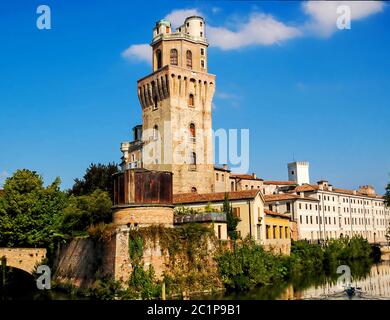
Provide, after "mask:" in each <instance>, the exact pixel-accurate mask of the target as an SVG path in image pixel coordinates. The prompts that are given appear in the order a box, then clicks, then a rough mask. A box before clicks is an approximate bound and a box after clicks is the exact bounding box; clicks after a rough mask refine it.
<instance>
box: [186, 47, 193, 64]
mask: <svg viewBox="0 0 390 320" xmlns="http://www.w3.org/2000/svg"><path fill="white" fill-rule="evenodd" d="M186 60H187V68H190V69H192V52H191V51H190V50H187V53H186Z"/></svg>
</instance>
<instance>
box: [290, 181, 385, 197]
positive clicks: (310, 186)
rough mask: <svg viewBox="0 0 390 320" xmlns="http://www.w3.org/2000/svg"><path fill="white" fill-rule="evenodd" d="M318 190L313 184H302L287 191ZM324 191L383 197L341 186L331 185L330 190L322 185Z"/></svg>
mask: <svg viewBox="0 0 390 320" xmlns="http://www.w3.org/2000/svg"><path fill="white" fill-rule="evenodd" d="M317 190H320V187H319V186H318V185H315V184H303V185H301V186H297V187H296V188H295V189H294V190H290V191H289V192H290V193H291V192H307V191H317ZM323 190H324V191H329V192H335V193H341V194H349V195H351V196H360V197H369V198H376V199H383V196H380V195H368V194H365V193H361V192H358V191H356V193H355V192H354V190H349V189H342V188H335V187H333V188H332V190H330V189H329V188H328V187H324V189H323Z"/></svg>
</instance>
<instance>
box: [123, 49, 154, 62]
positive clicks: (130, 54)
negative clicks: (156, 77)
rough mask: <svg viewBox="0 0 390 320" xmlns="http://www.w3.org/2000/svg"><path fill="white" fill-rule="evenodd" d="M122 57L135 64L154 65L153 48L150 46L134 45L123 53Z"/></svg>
mask: <svg viewBox="0 0 390 320" xmlns="http://www.w3.org/2000/svg"><path fill="white" fill-rule="evenodd" d="M122 57H124V58H126V59H129V60H130V61H135V62H139V61H142V62H147V63H149V64H151V63H152V48H151V47H150V45H148V44H133V45H131V46H130V47H128V48H127V49H126V50H125V51H123V52H122Z"/></svg>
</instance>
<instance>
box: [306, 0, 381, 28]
mask: <svg viewBox="0 0 390 320" xmlns="http://www.w3.org/2000/svg"><path fill="white" fill-rule="evenodd" d="M341 5H347V6H349V7H350V9H351V21H353V20H361V19H364V18H366V17H368V16H371V15H373V14H375V13H378V12H381V11H382V10H383V9H384V3H383V2H381V1H308V2H305V3H303V4H302V8H303V11H304V12H305V13H306V14H307V15H309V16H310V21H309V22H308V23H307V24H306V25H305V29H306V30H305V31H306V32H314V33H315V34H318V35H320V36H330V35H332V33H334V32H335V31H336V30H337V26H336V22H337V18H338V17H339V15H340V14H338V13H337V8H338V7H339V6H341ZM352 28H353V26H352Z"/></svg>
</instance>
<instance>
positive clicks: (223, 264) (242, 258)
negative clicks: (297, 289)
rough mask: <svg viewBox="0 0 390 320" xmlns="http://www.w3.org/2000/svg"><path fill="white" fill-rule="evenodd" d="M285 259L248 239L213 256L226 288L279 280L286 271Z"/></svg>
mask: <svg viewBox="0 0 390 320" xmlns="http://www.w3.org/2000/svg"><path fill="white" fill-rule="evenodd" d="M286 259H287V257H282V256H278V255H274V254H272V253H270V252H267V251H265V250H264V249H263V248H262V247H261V246H259V245H256V244H255V242H254V241H252V240H250V239H245V240H244V241H243V242H242V243H241V244H236V245H235V247H234V249H233V251H232V252H229V251H225V252H222V253H220V254H219V255H218V256H217V257H216V261H217V263H218V267H219V272H220V274H221V277H222V281H223V283H224V285H225V287H226V289H228V290H236V291H242V290H249V289H252V288H254V287H256V286H261V285H269V284H271V283H273V282H276V281H280V280H282V279H283V278H284V277H285V276H286V275H287V268H286Z"/></svg>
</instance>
